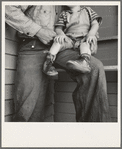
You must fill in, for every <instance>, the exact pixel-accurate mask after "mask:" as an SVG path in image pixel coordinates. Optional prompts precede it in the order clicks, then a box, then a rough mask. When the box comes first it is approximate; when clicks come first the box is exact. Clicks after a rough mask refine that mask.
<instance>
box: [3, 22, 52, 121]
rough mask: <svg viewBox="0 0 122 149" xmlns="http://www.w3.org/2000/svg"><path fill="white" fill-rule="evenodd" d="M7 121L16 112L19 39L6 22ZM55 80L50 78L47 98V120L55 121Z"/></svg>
mask: <svg viewBox="0 0 122 149" xmlns="http://www.w3.org/2000/svg"><path fill="white" fill-rule="evenodd" d="M5 33H6V35H5V121H6V122H10V121H11V120H12V116H13V114H14V112H15V111H14V101H13V96H14V84H15V81H14V78H15V73H16V61H17V55H18V39H17V36H16V31H15V30H14V29H13V28H11V27H10V26H9V25H7V24H6V30H5ZM52 85H53V80H50V83H49V90H48V94H47V95H48V96H47V98H46V107H45V122H53V121H54V116H53V115H54V108H53V107H54V98H53V94H54V91H53V87H52Z"/></svg>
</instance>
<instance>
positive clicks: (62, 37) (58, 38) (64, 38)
mask: <svg viewBox="0 0 122 149" xmlns="http://www.w3.org/2000/svg"><path fill="white" fill-rule="evenodd" d="M54 41H55V42H58V43H60V44H63V43H64V42H66V41H67V36H66V35H65V34H62V35H57V36H56V37H55V38H54Z"/></svg>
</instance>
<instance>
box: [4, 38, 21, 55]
mask: <svg viewBox="0 0 122 149" xmlns="http://www.w3.org/2000/svg"><path fill="white" fill-rule="evenodd" d="M5 53H6V54H11V55H17V54H18V43H17V42H14V41H10V40H7V39H6V40H5Z"/></svg>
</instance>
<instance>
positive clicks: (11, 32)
mask: <svg viewBox="0 0 122 149" xmlns="http://www.w3.org/2000/svg"><path fill="white" fill-rule="evenodd" d="M5 37H6V39H10V40H14V41H18V38H17V34H16V30H15V29H14V28H12V27H11V26H9V25H8V24H7V23H6V24H5Z"/></svg>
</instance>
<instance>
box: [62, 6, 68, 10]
mask: <svg viewBox="0 0 122 149" xmlns="http://www.w3.org/2000/svg"><path fill="white" fill-rule="evenodd" d="M62 9H63V10H70V8H69V7H68V6H62Z"/></svg>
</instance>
